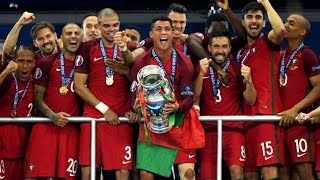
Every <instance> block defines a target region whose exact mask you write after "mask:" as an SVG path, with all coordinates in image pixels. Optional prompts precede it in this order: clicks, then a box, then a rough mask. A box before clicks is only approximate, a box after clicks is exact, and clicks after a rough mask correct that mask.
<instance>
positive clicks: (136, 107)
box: [133, 90, 142, 114]
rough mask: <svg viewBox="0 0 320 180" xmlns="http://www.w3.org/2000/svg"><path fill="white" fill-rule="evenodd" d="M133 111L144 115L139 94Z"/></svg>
mask: <svg viewBox="0 0 320 180" xmlns="http://www.w3.org/2000/svg"><path fill="white" fill-rule="evenodd" d="M137 91H138V90H137ZM133 109H134V111H135V112H138V113H140V114H141V113H142V106H141V103H140V99H139V94H138V93H137V98H136V100H135V102H134V105H133Z"/></svg>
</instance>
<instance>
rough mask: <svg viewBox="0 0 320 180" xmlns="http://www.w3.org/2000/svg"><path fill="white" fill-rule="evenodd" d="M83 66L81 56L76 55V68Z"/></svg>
mask: <svg viewBox="0 0 320 180" xmlns="http://www.w3.org/2000/svg"><path fill="white" fill-rule="evenodd" d="M82 64H83V57H82V56H81V55H78V56H77V57H76V66H81V65H82Z"/></svg>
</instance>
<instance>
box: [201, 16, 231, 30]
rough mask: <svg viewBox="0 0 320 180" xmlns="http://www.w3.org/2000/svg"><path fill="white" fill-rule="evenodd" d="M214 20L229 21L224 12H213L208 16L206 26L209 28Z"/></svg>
mask: <svg viewBox="0 0 320 180" xmlns="http://www.w3.org/2000/svg"><path fill="white" fill-rule="evenodd" d="M212 21H228V18H227V16H226V15H225V14H224V13H215V14H211V15H210V16H209V17H208V18H207V25H206V27H207V28H209V27H210V25H211V23H212Z"/></svg>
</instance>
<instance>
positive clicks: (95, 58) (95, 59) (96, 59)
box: [93, 57, 103, 61]
mask: <svg viewBox="0 0 320 180" xmlns="http://www.w3.org/2000/svg"><path fill="white" fill-rule="evenodd" d="M101 59H103V57H99V58H97V57H94V58H93V60H94V61H99V60H101Z"/></svg>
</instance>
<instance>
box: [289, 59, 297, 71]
mask: <svg viewBox="0 0 320 180" xmlns="http://www.w3.org/2000/svg"><path fill="white" fill-rule="evenodd" d="M297 61H298V59H296V58H294V59H292V63H291V64H290V69H291V70H293V71H294V70H296V69H298V66H297V65H296V64H297Z"/></svg>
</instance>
